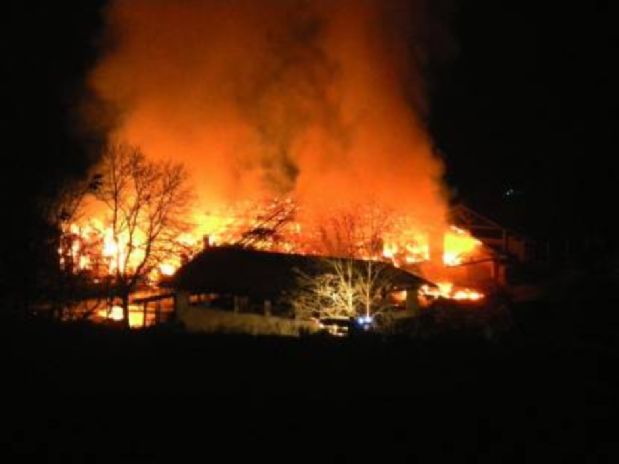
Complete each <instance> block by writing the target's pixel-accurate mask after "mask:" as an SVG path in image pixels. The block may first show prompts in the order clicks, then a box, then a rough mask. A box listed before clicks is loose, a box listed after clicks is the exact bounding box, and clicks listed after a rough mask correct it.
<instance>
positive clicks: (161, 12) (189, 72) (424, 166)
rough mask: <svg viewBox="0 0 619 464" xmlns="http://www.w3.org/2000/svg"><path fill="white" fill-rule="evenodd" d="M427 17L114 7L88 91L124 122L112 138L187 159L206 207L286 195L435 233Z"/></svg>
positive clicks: (143, 2)
mask: <svg viewBox="0 0 619 464" xmlns="http://www.w3.org/2000/svg"><path fill="white" fill-rule="evenodd" d="M429 16H430V14H429V13H428V11H427V2H421V1H418V2H407V1H399V0H395V1H389V2H385V1H383V0H337V1H333V0H317V1H309V0H269V1H266V0H264V1H256V0H211V1H200V0H178V1H172V0H131V1H121V0H117V1H114V2H112V3H111V4H110V6H109V9H108V12H107V27H108V37H109V43H110V47H109V49H108V50H107V52H106V53H105V54H103V56H102V57H101V59H100V61H99V63H98V65H97V66H96V68H95V69H94V70H93V73H92V75H91V85H92V87H93V89H94V90H95V91H96V92H97V94H98V95H99V96H100V97H101V98H103V99H104V100H105V101H107V102H108V103H110V104H111V105H113V106H114V107H116V108H117V109H118V110H119V111H120V114H121V115H122V117H121V122H120V125H119V127H118V129H117V130H116V131H115V133H114V134H110V135H111V136H112V137H114V138H118V139H122V140H123V141H126V142H128V143H131V144H135V145H139V146H140V147H141V148H142V149H143V151H144V152H145V153H146V154H147V155H148V156H151V157H155V158H173V159H175V160H178V161H182V162H183V163H185V164H186V165H187V167H188V169H189V171H190V172H191V174H192V176H193V181H194V183H195V185H196V187H197V191H198V195H199V198H200V207H201V208H202V209H203V210H205V211H206V210H209V209H210V208H212V207H215V206H219V205H222V204H229V203H232V202H235V201H239V200H245V199H257V198H263V197H265V196H274V195H283V194H286V195H292V196H294V197H296V198H298V199H299V202H300V203H301V204H302V205H303V207H304V210H305V211H308V212H310V213H311V212H316V211H324V210H325V208H327V207H338V206H345V205H346V204H351V203H355V204H359V203H372V204H377V205H385V206H387V207H389V208H390V209H393V210H397V211H399V212H402V213H406V214H408V215H410V216H411V217H414V218H415V220H416V221H418V222H419V224H423V225H424V226H425V227H430V228H433V227H442V226H443V224H444V220H445V215H446V202H445V198H444V195H443V188H442V181H441V178H442V172H443V171H442V165H441V162H440V160H438V159H437V158H436V157H435V156H434V155H433V153H432V144H431V141H430V140H429V139H428V136H427V134H426V131H425V130H424V125H423V118H424V115H425V113H426V111H427V102H426V101H425V100H424V98H423V96H424V80H423V78H422V74H423V72H422V71H423V69H422V68H423V65H424V60H426V59H427V53H428V49H427V46H426V45H427V44H424V34H425V32H424V31H426V30H427V29H428V28H427V27H426V26H425V25H426V24H428V23H429V22H431V21H433V18H430V17H429ZM424 28H425V29H424Z"/></svg>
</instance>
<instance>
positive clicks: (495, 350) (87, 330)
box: [0, 319, 619, 462]
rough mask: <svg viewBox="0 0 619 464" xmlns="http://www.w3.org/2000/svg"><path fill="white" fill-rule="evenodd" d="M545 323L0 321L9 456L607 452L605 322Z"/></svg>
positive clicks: (477, 456) (504, 457)
mask: <svg viewBox="0 0 619 464" xmlns="http://www.w3.org/2000/svg"><path fill="white" fill-rule="evenodd" d="M552 326H553V325H552V324H550V325H548V322H547V321H546V325H544V321H543V320H542V319H540V320H539V321H538V323H537V325H535V324H533V325H529V326H527V328H526V330H518V331H516V332H515V333H514V334H513V335H510V336H509V337H506V338H504V339H502V340H500V341H487V340H485V339H483V338H479V337H477V336H473V335H471V336H468V335H467V334H449V335H447V336H445V337H441V338H436V339H434V340H430V341H427V340H426V341H423V342H422V341H415V340H410V339H404V338H402V339H392V340H389V341H384V340H375V339H358V340H335V339H301V340H286V339H257V338H246V337H232V336H229V337H226V336H219V337H213V336H196V335H188V334H183V333H178V332H174V331H165V330H161V329H159V330H152V331H149V332H142V333H139V332H134V333H123V332H118V331H114V330H109V329H104V328H101V327H88V326H57V325H54V324H50V323H46V322H41V321H28V322H15V321H3V325H2V336H3V342H2V350H3V351H2V352H3V357H4V359H5V362H4V363H3V367H2V383H3V384H4V385H3V386H4V393H3V403H4V406H3V409H2V411H3V412H2V419H1V420H2V426H3V430H2V433H1V435H0V437H1V438H0V439H1V443H2V448H3V454H5V455H7V456H8V457H9V460H3V462H15V461H19V460H21V459H23V460H26V459H30V458H32V457H34V458H35V460H36V461H37V462H81V461H83V462H151V461H156V462H177V461H180V460H183V459H182V457H186V456H189V455H195V456H196V457H197V458H194V459H195V460H196V461H197V460H200V461H205V462H207V461H215V462H226V461H228V462H229V461H232V460H233V459H234V458H235V457H238V456H239V455H244V456H248V455H249V457H250V458H252V460H257V459H258V457H264V456H266V457H275V456H279V457H282V458H284V459H286V460H287V461H289V462H296V461H299V460H305V459H308V458H309V459H312V460H316V461H317V462H331V461H336V462H345V461H346V460H345V459H343V458H345V457H347V456H348V457H353V456H363V457H368V456H377V458H378V461H377V462H386V461H393V460H396V461H401V460H404V459H407V458H414V457H417V456H421V457H426V458H429V459H431V460H432V461H438V460H439V459H442V458H448V457H452V458H455V459H456V460H457V461H459V462H462V461H475V462H505V461H508V462H530V461H538V460H544V461H546V462H548V461H550V462H555V461H563V460H575V461H578V462H613V461H616V459H617V458H618V457H619V452H618V451H619V448H618V447H617V427H616V420H617V418H618V416H617V414H616V412H617V405H618V403H617V401H618V399H619V394H618V393H619V390H618V389H617V383H616V381H615V379H614V373H615V371H616V369H617V366H618V364H617V360H618V359H617V358H618V357H617V352H618V351H617V349H616V348H617V345H615V344H614V341H613V340H614V339H613V337H612V330H610V329H609V328H608V327H606V328H604V330H601V332H600V334H593V335H592V334H591V333H589V334H587V333H586V332H587V331H583V330H572V331H571V332H570V331H566V330H556V331H553V330H551V329H552ZM535 327H537V330H534V329H535ZM572 329H575V328H574V327H572ZM602 332H603V333H602ZM222 452H223V453H224V454H225V455H226V456H227V458H228V459H226V460H225V461H220V460H219V459H216V458H215V457H214V456H215V455H216V454H219V453H222ZM192 460H193V459H192Z"/></svg>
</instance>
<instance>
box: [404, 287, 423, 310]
mask: <svg viewBox="0 0 619 464" xmlns="http://www.w3.org/2000/svg"><path fill="white" fill-rule="evenodd" d="M406 310H407V311H410V312H411V313H413V315H414V316H418V315H419V312H420V308H419V300H418V299H417V289H416V288H409V289H408V290H406Z"/></svg>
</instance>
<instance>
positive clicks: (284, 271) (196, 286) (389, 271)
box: [171, 247, 433, 297]
mask: <svg viewBox="0 0 619 464" xmlns="http://www.w3.org/2000/svg"><path fill="white" fill-rule="evenodd" d="M325 259H333V258H327V257H322V256H307V255H298V254H287V253H273V252H265V251H257V250H248V249H244V248H239V247H213V248H211V249H208V250H205V251H203V252H201V253H199V254H198V255H197V256H195V257H194V258H193V259H192V260H191V261H190V262H188V263H187V264H185V265H184V266H183V267H181V268H180V269H179V270H178V271H177V273H176V274H175V276H174V277H173V278H172V280H171V285H172V286H174V287H176V288H177V289H179V290H187V291H193V292H205V293H208V292H219V293H230V294H237V295H248V296H256V297H276V296H278V295H280V294H281V293H282V292H284V291H286V290H288V289H290V288H292V287H293V286H294V284H295V279H296V277H297V275H298V271H301V272H303V273H305V274H317V273H319V272H321V271H322V270H323V269H324V267H323V266H324V260H325ZM353 263H354V265H356V266H363V265H365V264H366V263H367V261H363V260H353ZM374 263H375V264H376V265H378V266H380V267H381V272H382V275H383V276H386V277H388V278H389V279H390V280H391V281H392V283H393V285H394V286H396V287H397V288H400V289H410V288H419V287H420V286H422V285H433V284H431V283H430V282H428V281H427V280H425V279H423V278H421V277H419V276H416V275H414V274H411V273H410V272H406V271H404V270H402V269H398V268H396V267H394V266H392V265H390V264H388V263H384V262H374Z"/></svg>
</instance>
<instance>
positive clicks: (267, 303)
mask: <svg viewBox="0 0 619 464" xmlns="http://www.w3.org/2000/svg"><path fill="white" fill-rule="evenodd" d="M272 306H273V305H272V303H271V300H264V315H265V316H270V315H271V310H272Z"/></svg>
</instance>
